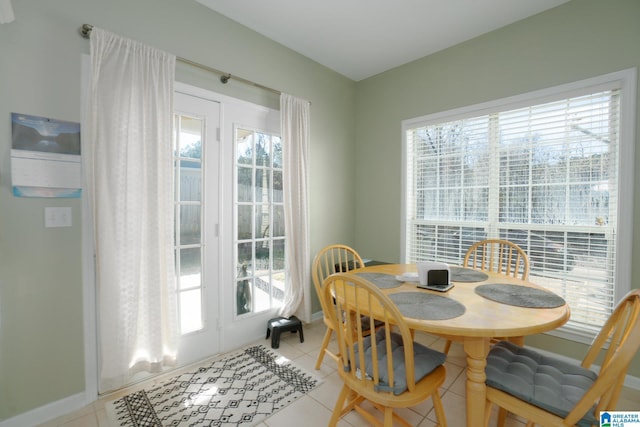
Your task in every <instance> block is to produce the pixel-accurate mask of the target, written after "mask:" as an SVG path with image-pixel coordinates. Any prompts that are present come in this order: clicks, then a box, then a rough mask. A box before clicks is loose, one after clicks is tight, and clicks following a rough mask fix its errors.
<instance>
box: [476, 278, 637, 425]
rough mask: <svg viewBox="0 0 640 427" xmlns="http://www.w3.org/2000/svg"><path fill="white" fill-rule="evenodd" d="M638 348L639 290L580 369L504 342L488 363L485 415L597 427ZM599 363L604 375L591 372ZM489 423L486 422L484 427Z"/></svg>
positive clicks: (620, 306)
mask: <svg viewBox="0 0 640 427" xmlns="http://www.w3.org/2000/svg"><path fill="white" fill-rule="evenodd" d="M639 348H640V290H637V289H636V290H633V291H631V292H629V293H628V294H627V295H626V296H625V298H624V299H623V300H622V301H620V303H618V305H617V306H616V309H615V310H614V312H613V314H612V315H611V316H610V317H609V319H608V320H607V322H606V323H605V324H604V326H603V327H602V329H601V330H600V332H599V333H598V335H597V336H596V337H595V339H594V340H593V342H592V343H591V346H590V347H589V349H588V351H587V353H586V355H585V357H584V359H583V360H582V363H581V364H580V365H577V364H572V363H569V362H567V361H566V360H562V359H558V358H554V357H552V356H546V355H543V354H540V353H538V352H536V351H534V350H532V349H528V348H524V347H520V346H517V345H515V344H513V343H510V342H506V341H503V342H500V343H499V344H497V345H495V346H494V347H493V348H492V349H491V351H490V352H489V356H488V358H487V367H486V375H487V380H486V384H487V411H486V413H487V414H489V413H490V412H491V406H492V405H493V404H495V405H498V406H499V407H500V410H499V413H498V426H500V427H501V426H503V425H504V422H505V418H506V414H507V412H511V413H514V414H516V415H519V416H521V417H523V418H525V419H527V420H528V421H529V424H528V426H533V425H536V424H537V425H541V426H574V425H577V426H581V427H584V426H599V425H600V424H599V411H605V410H606V411H614V410H615V408H616V404H617V402H618V398H619V396H620V391H621V389H622V386H623V383H624V378H625V375H626V372H627V369H628V368H629V364H630V363H631V361H632V359H633V357H634V356H635V354H636V353H637V351H638V349H639ZM596 361H601V362H600V363H601V364H600V370H599V372H597V373H596V371H595V370H592V366H593V364H594V362H596ZM487 423H488V416H487V419H486V420H485V425H487Z"/></svg>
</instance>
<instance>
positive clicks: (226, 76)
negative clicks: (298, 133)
mask: <svg viewBox="0 0 640 427" xmlns="http://www.w3.org/2000/svg"><path fill="white" fill-rule="evenodd" d="M91 30H93V25H91V24H83V25H82V27H80V35H82V37H84V38H85V39H88V38H89V37H90V36H91ZM176 59H177V60H178V61H180V62H183V63H185V64H188V65H192V66H194V67H197V68H201V69H203V70H206V71H209V72H212V73H214V74H219V75H220V81H221V82H222V84H227V82H229V80H231V79H232V78H233V79H234V80H238V81H239V82H242V83H245V84H248V85H250V86H255V87H258V88H260V89H264V90H267V91H269V92H273V93H275V94H276V95H280V94H281V92H280V91H279V90H276V89H272V88H270V87H268V86H264V85H261V84H260V83H256V82H252V81H251V80H247V79H243V78H242V77H238V76H232V75H231V73H225V72H224V71H221V70H217V69H215V68H212V67H209V66H208V65H204V64H200V63H198V62H194V61H191V60H190V59H185V58H181V57H179V56H176Z"/></svg>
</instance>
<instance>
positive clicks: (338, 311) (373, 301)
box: [324, 273, 447, 427]
mask: <svg viewBox="0 0 640 427" xmlns="http://www.w3.org/2000/svg"><path fill="white" fill-rule="evenodd" d="M324 292H325V296H324V299H325V301H329V302H330V303H329V304H328V305H329V307H328V309H329V316H330V317H331V318H332V320H333V323H334V324H336V325H343V326H342V327H339V328H337V329H336V335H337V338H338V339H337V341H338V345H339V346H340V355H339V359H338V374H339V375H340V378H341V379H342V381H343V382H344V385H343V387H342V390H341V391H340V395H339V396H338V400H337V401H336V405H335V408H334V410H333V415H332V416H331V420H330V421H329V426H335V425H336V424H337V422H338V420H339V419H340V418H341V417H342V416H344V415H345V414H347V413H348V412H350V411H351V410H353V409H355V410H356V411H357V412H358V413H359V414H360V415H362V416H363V417H364V418H365V419H366V420H367V422H368V423H370V424H373V425H377V426H385V427H391V425H392V423H393V420H394V419H395V420H396V421H398V422H400V423H401V424H402V425H405V426H410V425H411V424H409V423H408V422H407V421H406V420H404V419H403V418H402V417H400V416H399V415H398V414H397V413H396V412H394V409H397V408H408V407H411V406H415V405H417V404H419V403H421V402H423V401H424V400H426V399H428V398H429V397H431V399H432V401H433V407H434V410H435V413H436V417H437V420H438V425H439V426H442V427H446V425H447V422H446V418H445V414H444V409H443V406H442V401H441V399H440V395H439V392H438V389H439V388H440V387H442V385H443V384H444V380H445V378H446V370H445V367H444V365H443V364H444V361H445V358H446V356H445V355H444V354H443V353H441V352H439V351H436V350H432V349H430V348H428V347H425V346H423V345H421V344H418V343H415V342H414V341H413V339H412V335H411V331H410V330H409V327H408V326H407V324H406V323H405V321H404V317H403V315H402V313H400V310H399V309H398V307H397V306H396V305H395V304H394V303H393V301H391V300H390V299H389V297H387V296H386V295H385V294H383V293H382V291H381V290H380V289H379V288H378V287H377V286H376V285H374V284H373V283H371V282H369V281H368V280H366V279H365V278H362V277H360V276H358V275H355V274H350V273H337V274H333V275H331V276H329V277H328V278H327V279H326V280H325V281H324ZM365 319H366V320H365ZM376 321H377V322H380V323H382V324H383V327H382V328H380V329H378V330H377V331H376V332H375V333H372V334H369V333H368V331H372V330H374V326H375V325H374V323H375V322H376ZM365 323H368V324H365ZM365 401H369V402H370V403H371V404H373V406H374V407H375V408H377V409H379V410H380V411H381V412H382V414H383V417H382V418H383V422H381V421H380V419H379V417H376V416H375V415H374V414H375V411H373V412H372V411H371V409H370V406H369V407H367V406H364V407H363V406H361V405H362V403H364V402H365Z"/></svg>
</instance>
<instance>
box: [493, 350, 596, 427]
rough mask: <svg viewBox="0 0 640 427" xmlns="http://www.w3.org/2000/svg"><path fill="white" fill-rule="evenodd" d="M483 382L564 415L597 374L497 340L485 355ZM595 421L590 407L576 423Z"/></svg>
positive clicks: (587, 423) (590, 423) (582, 423)
mask: <svg viewBox="0 0 640 427" xmlns="http://www.w3.org/2000/svg"><path fill="white" fill-rule="evenodd" d="M485 372H486V375H487V385H488V386H490V387H493V388H496V389H499V390H502V391H504V392H506V393H508V394H511V395H512V396H515V397H517V398H519V399H522V400H524V401H526V402H529V403H530V404H532V405H535V406H538V407H540V408H542V409H545V410H547V411H549V412H552V413H554V414H556V415H559V416H560V417H566V416H567V415H568V414H569V412H570V411H571V409H573V407H574V406H575V405H576V403H577V402H578V401H579V400H580V399H581V398H582V396H583V395H584V394H585V392H586V391H587V390H588V389H589V387H591V385H592V384H593V382H594V381H595V380H596V378H597V377H598V376H597V374H596V373H594V372H593V371H590V370H588V369H585V368H583V367H581V366H579V365H574V364H571V363H568V362H565V361H564V360H560V359H555V358H552V357H549V356H544V355H542V354H540V353H538V352H536V351H534V350H531V349H528V348H523V347H520V346H517V345H515V344H512V343H510V342H507V341H501V342H499V343H498V344H496V345H495V346H493V348H492V349H491V351H490V352H489V356H488V357H487V367H486V369H485ZM592 424H595V425H597V424H598V421H597V420H596V418H594V416H593V411H589V413H587V414H585V416H584V418H583V419H582V420H581V422H580V423H578V425H579V426H582V425H585V426H590V425H592Z"/></svg>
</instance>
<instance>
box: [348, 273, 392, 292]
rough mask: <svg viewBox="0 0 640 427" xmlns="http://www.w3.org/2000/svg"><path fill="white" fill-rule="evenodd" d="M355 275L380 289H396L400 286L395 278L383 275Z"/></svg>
mask: <svg viewBox="0 0 640 427" xmlns="http://www.w3.org/2000/svg"><path fill="white" fill-rule="evenodd" d="M355 274H356V275H358V276H360V277H362V278H363V279H367V280H368V281H370V282H371V283H373V284H374V285H376V286H377V287H379V288H380V289H390V288H397V287H398V286H400V285H402V282H400V281H398V280H396V278H395V276H392V275H391V274H384V273H355Z"/></svg>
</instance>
